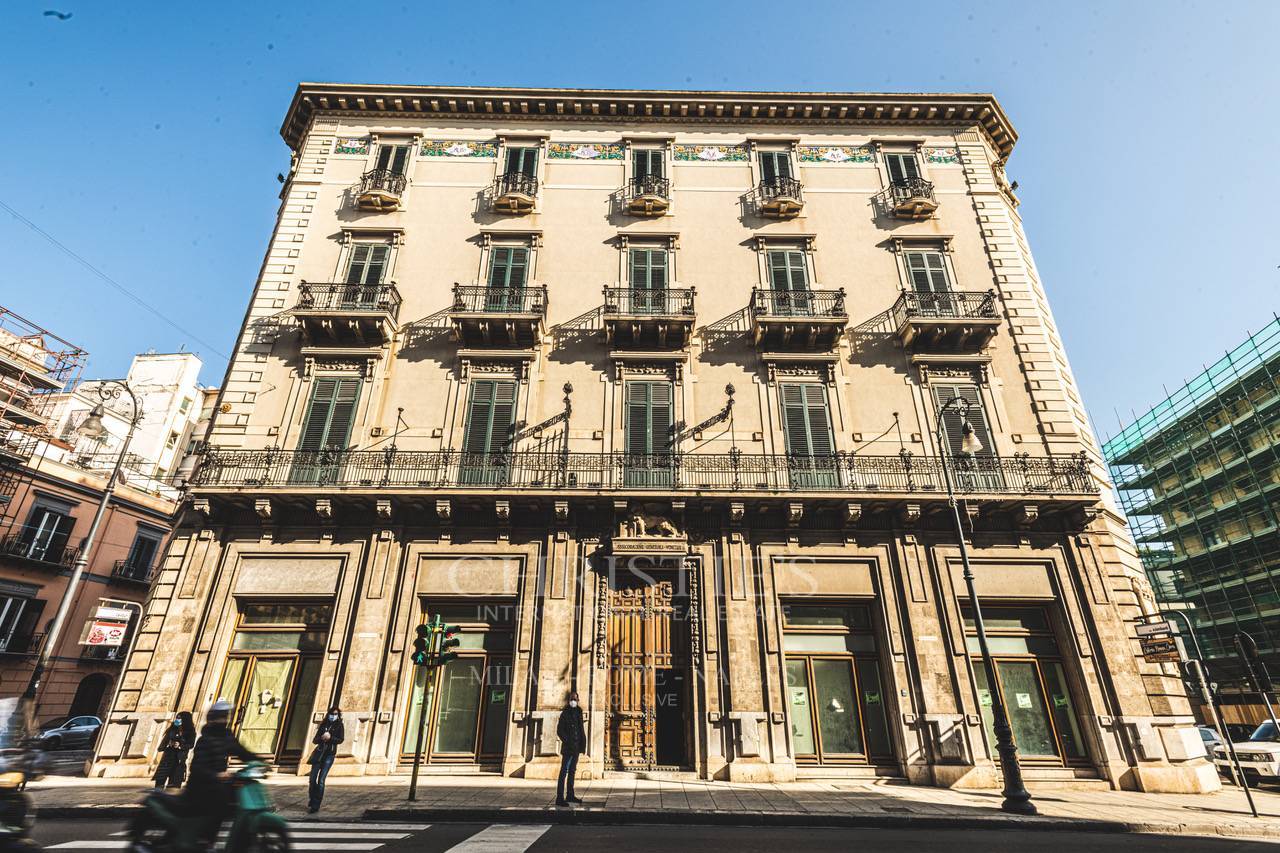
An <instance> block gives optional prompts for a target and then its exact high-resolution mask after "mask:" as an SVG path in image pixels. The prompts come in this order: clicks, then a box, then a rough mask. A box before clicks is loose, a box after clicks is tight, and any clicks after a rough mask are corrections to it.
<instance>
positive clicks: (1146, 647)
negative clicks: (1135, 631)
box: [1138, 637, 1182, 663]
mask: <svg viewBox="0 0 1280 853" xmlns="http://www.w3.org/2000/svg"><path fill="white" fill-rule="evenodd" d="M1138 643H1139V644H1141V646H1142V657H1143V658H1144V659H1145V660H1146V661H1147V663H1176V662H1177V661H1180V660H1182V655H1181V654H1179V653H1178V641H1177V640H1176V639H1174V638H1173V637H1139V638H1138Z"/></svg>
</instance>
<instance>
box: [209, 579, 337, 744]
mask: <svg viewBox="0 0 1280 853" xmlns="http://www.w3.org/2000/svg"><path fill="white" fill-rule="evenodd" d="M332 609H333V608H332V605H330V604H327V603H315V604H310V603H283V602H271V603H248V602H245V603H241V605H240V619H239V623H238V624H237V626H236V632H235V635H234V636H233V638H232V642H231V652H230V653H229V655H228V657H227V664H226V668H225V669H224V671H223V676H222V683H221V685H220V687H219V690H218V695H219V697H220V698H223V699H226V700H227V701H229V702H231V703H232V704H233V705H235V708H236V710H235V716H234V718H233V728H234V729H235V731H236V734H237V735H238V736H239V738H240V741H241V742H242V743H243V744H244V745H245V746H246V747H247V748H248V749H250V750H252V751H253V752H256V753H259V754H261V755H268V756H270V755H274V756H277V757H290V758H292V757H299V756H300V755H301V753H302V751H303V749H304V747H305V746H306V744H307V742H308V740H309V738H308V735H309V731H308V730H309V727H310V720H311V712H312V710H313V709H314V706H315V700H316V687H317V685H318V684H319V680H320V669H321V666H322V664H323V652H324V647H325V639H326V638H327V637H328V633H329V623H330V619H331V616H332Z"/></svg>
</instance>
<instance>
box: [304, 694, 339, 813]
mask: <svg viewBox="0 0 1280 853" xmlns="http://www.w3.org/2000/svg"><path fill="white" fill-rule="evenodd" d="M345 735H346V732H345V731H344V730H343V728H342V710H341V709H340V708H338V706H337V705H334V706H333V707H332V708H330V709H329V713H328V714H325V717H324V720H322V721H321V723H320V727H319V728H318V729H316V736H315V737H314V738H312V739H311V742H312V743H314V744H315V745H316V748H315V749H313V750H311V758H309V759H308V760H307V763H308V764H310V765H311V779H310V783H309V785H308V788H307V790H308V795H309V797H308V798H309V802H308V804H307V811H308V812H309V813H310V814H315V813H316V812H318V811H320V801H321V800H323V799H324V780H325V777H327V776H328V775H329V768H330V767H332V766H333V758H334V756H335V755H337V754H338V744H340V743H342V740H343V738H344V737H345Z"/></svg>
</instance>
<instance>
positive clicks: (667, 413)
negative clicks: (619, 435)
mask: <svg viewBox="0 0 1280 853" xmlns="http://www.w3.org/2000/svg"><path fill="white" fill-rule="evenodd" d="M626 397H627V431H626V440H627V447H626V451H627V453H633V454H647V453H669V452H670V451H671V430H672V426H673V425H674V423H675V421H674V418H673V412H672V404H671V403H672V388H671V383H670V382H628V383H627V393H626Z"/></svg>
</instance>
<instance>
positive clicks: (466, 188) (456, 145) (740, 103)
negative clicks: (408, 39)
mask: <svg viewBox="0 0 1280 853" xmlns="http://www.w3.org/2000/svg"><path fill="white" fill-rule="evenodd" d="M282 134H283V136H284V139H285V141H286V142H287V143H288V145H289V146H290V148H291V150H292V151H293V153H294V159H293V167H292V170H291V172H290V174H289V177H288V179H287V181H286V183H285V186H284V189H283V191H282V193H281V206H280V210H279V217H278V220H277V225H276V229H275V232H274V233H273V235H272V238H271V243H270V247H269V249H268V251H267V257H266V260H265V262H264V264H263V266H262V272H261V275H260V278H259V280H258V281H257V283H256V286H255V288H254V290H253V293H252V297H251V301H250V304H249V309H248V314H247V317H246V322H245V325H244V329H243V332H242V335H241V337H240V340H239V341H238V344H237V347H236V351H235V357H234V360H233V363H232V365H231V367H230V370H229V372H228V374H227V378H226V383H225V387H224V389H223V391H222V396H221V400H220V402H219V406H218V413H217V415H216V418H215V421H214V423H213V425H212V429H211V433H210V436H211V437H210V446H209V447H208V449H207V452H206V453H205V455H204V457H203V460H202V463H201V465H200V468H199V470H198V471H197V472H196V474H195V475H194V477H193V485H192V491H191V496H190V497H191V499H190V503H189V506H188V510H187V512H186V514H185V516H184V521H183V524H182V527H181V528H180V530H179V532H178V533H177V535H175V537H174V540H173V544H172V546H171V548H170V550H169V552H168V555H167V558H166V560H165V562H164V564H163V570H162V572H161V574H160V577H159V579H158V581H157V584H156V586H155V589H154V592H153V594H152V598H151V600H150V603H149V605H148V610H147V616H146V619H145V620H144V623H143V626H142V632H141V634H140V636H139V638H138V643H137V646H136V651H135V653H134V655H133V657H132V659H131V660H130V661H129V663H128V667H127V673H126V675H125V684H124V689H123V690H122V691H121V692H120V695H119V697H118V701H117V704H116V706H115V708H114V709H113V711H112V713H111V718H110V720H109V722H108V727H107V730H106V732H105V734H104V736H103V738H102V744H101V747H100V755H99V760H98V764H97V771H98V772H100V773H104V774H108V775H142V774H144V773H147V772H148V770H149V767H150V766H151V764H152V763H153V762H154V761H155V754H154V750H155V745H156V732H157V726H158V725H159V724H161V722H162V721H163V720H165V719H167V718H168V717H169V716H170V715H171V714H172V713H173V712H174V711H175V710H178V709H194V710H196V711H200V710H201V709H202V708H203V707H205V706H206V705H207V704H208V703H209V702H210V701H212V700H213V699H214V698H216V697H219V696H222V697H226V698H228V699H230V700H232V701H234V702H235V703H236V704H237V708H238V710H237V716H236V720H237V726H238V727H239V732H240V736H241V738H242V739H244V740H245V741H246V742H248V743H250V744H251V745H252V746H253V748H255V749H258V750H260V751H261V752H263V753H264V754H268V755H270V756H272V757H273V758H274V759H275V760H276V761H277V762H279V763H280V765H281V766H283V767H295V766H297V765H298V763H299V759H300V757H302V756H303V755H304V754H305V745H306V744H307V743H308V742H309V734H308V732H309V730H310V728H311V727H312V726H313V725H314V722H315V721H316V719H317V718H318V714H319V713H320V712H321V711H322V710H323V709H324V708H325V707H326V706H327V705H328V704H329V703H331V702H337V703H338V704H340V705H341V706H342V708H343V709H344V712H345V714H346V718H347V720H348V725H347V731H348V733H349V734H348V739H347V741H346V743H344V744H343V746H342V750H341V752H340V754H339V759H338V763H337V764H336V765H335V767H334V771H333V772H334V773H338V774H364V775H382V774H396V773H403V772H407V769H408V761H409V756H410V754H411V752H412V748H413V736H414V734H415V733H416V731H417V727H418V722H419V720H420V714H422V709H423V708H424V707H425V708H426V709H427V710H426V725H425V734H426V749H425V767H426V769H427V771H428V772H435V771H443V772H450V773H456V772H463V771H471V772H501V773H504V774H509V775H524V776H529V777H537V776H548V775H552V774H554V772H555V769H556V767H557V764H558V757H557V751H558V745H557V741H556V736H555V718H556V715H557V714H558V712H559V709H560V708H561V707H562V706H563V704H564V700H565V696H566V692H567V691H568V690H570V689H576V690H577V691H578V692H579V693H580V694H581V695H582V697H583V701H584V704H585V705H586V706H587V707H588V711H589V714H588V729H589V741H590V746H589V751H588V755H587V756H585V757H584V760H583V762H582V765H581V767H582V772H584V773H589V774H594V775H598V774H602V773H605V772H608V771H617V772H643V773H675V774H679V773H686V774H695V775H696V776H698V777H702V778H711V779H744V780H787V779H793V778H796V777H798V776H814V775H823V776H836V777H839V776H845V777H859V776H869V775H875V774H880V775H893V776H900V777H905V778H907V779H909V780H911V781H913V782H918V783H923V784H939V785H975V786H980V785H992V784H995V783H996V781H997V776H998V772H997V770H996V769H995V767H994V765H993V763H992V761H991V759H990V758H989V756H990V755H992V754H993V745H992V742H991V741H992V738H991V735H990V720H989V710H990V703H991V698H990V697H991V693H990V690H991V689H992V688H993V686H992V685H988V684H987V683H986V680H985V678H984V677H983V675H982V667H981V665H980V663H977V664H975V660H976V659H975V657H974V651H973V650H974V648H975V645H974V638H973V636H972V632H971V630H970V627H971V620H970V619H969V612H970V611H969V604H968V599H967V597H966V594H965V592H964V586H963V584H962V583H961V580H960V570H959V566H958V551H957V547H956V535H955V533H954V531H953V529H952V527H951V524H950V523H949V520H948V519H949V516H948V514H947V512H946V506H947V505H946V501H945V489H944V481H943V476H944V471H943V467H942V464H943V462H944V461H946V460H944V459H943V458H942V457H943V455H944V454H945V455H946V459H947V460H950V464H951V466H952V470H953V472H954V479H955V484H956V487H957V489H958V490H959V492H960V496H961V500H962V505H963V509H964V510H965V513H964V516H965V519H966V524H967V525H968V535H969V541H970V544H971V547H972V552H973V555H974V560H975V568H976V574H977V586H978V590H979V595H980V597H981V600H982V604H983V607H984V612H985V613H986V618H987V620H988V622H989V624H990V625H991V631H992V637H993V638H992V643H993V645H994V646H995V651H996V654H997V657H998V675H999V681H1000V684H999V685H996V686H994V688H995V689H1000V690H1002V691H1003V695H1004V697H1005V699H1006V702H1007V704H1008V706H1009V708H1010V713H1011V715H1012V717H1013V727H1014V731H1015V735H1016V737H1017V740H1018V746H1019V749H1020V752H1021V755H1022V759H1023V761H1024V764H1025V766H1026V767H1027V775H1028V776H1029V777H1030V778H1031V779H1033V780H1035V779H1038V780H1059V781H1063V782H1069V783H1081V784H1097V785H1107V784H1110V785H1113V786H1122V787H1129V788H1142V789H1147V790H1201V789H1205V788H1211V787H1216V784H1217V781H1216V777H1215V775H1214V773H1213V770H1212V768H1211V767H1210V766H1209V765H1208V764H1207V763H1206V762H1205V761H1204V759H1203V750H1202V749H1201V747H1200V741H1199V738H1198V737H1197V735H1196V733H1195V731H1194V729H1192V728H1189V724H1190V723H1191V718H1190V716H1189V711H1188V708H1187V706H1186V702H1185V700H1184V698H1183V697H1182V693H1181V686H1180V683H1179V681H1178V678H1177V674H1176V671H1175V670H1174V669H1172V668H1170V667H1167V666H1162V665H1159V664H1147V663H1144V662H1143V661H1142V659H1141V657H1140V656H1139V653H1138V648H1137V643H1136V640H1135V639H1134V630H1133V625H1134V623H1135V622H1136V621H1137V620H1138V618H1139V616H1140V614H1142V613H1143V612H1144V611H1148V610H1150V608H1151V604H1150V596H1149V592H1148V589H1147V586H1146V581H1145V580H1144V578H1143V573H1142V570H1141V566H1140V565H1139V564H1138V562H1137V560H1136V558H1135V556H1134V553H1133V548H1132V545H1131V543H1130V541H1129V539H1128V538H1127V534H1126V533H1125V531H1124V526H1123V522H1122V521H1121V520H1120V519H1119V518H1118V517H1117V516H1116V515H1115V513H1114V511H1113V510H1112V509H1111V506H1110V504H1109V503H1108V502H1107V500H1108V499H1107V498H1106V497H1105V493H1106V482H1105V473H1104V472H1103V469H1102V468H1101V467H1100V465H1099V461H1100V460H1099V456H1098V450H1097V446H1096V443H1095V441H1094V438H1093V436H1092V435H1091V433H1090V430H1089V427H1088V424H1087V421H1086V418H1085V414H1084V408H1083V405H1082V403H1081V401H1080V397H1079V393H1078V390H1077V389H1076V387H1075V384H1074V381H1073V379H1072V376H1071V373H1070V370H1069V367H1068V364H1067V359H1066V355H1065V353H1064V351H1063V348H1062V343H1061V340H1060V338H1059V336H1058V333H1057V331H1056V329H1055V327H1054V323H1053V318H1052V315H1051V313H1050V310H1049V306H1048V303H1047V301H1046V297H1045V292H1044V289H1043V287H1042V285H1041V282H1040V280H1039V277H1038V275H1037V272H1036V268H1035V264H1034V262H1033V260H1032V257H1031V253H1030V250H1029V248H1028V246H1027V241H1026V239H1025V236H1024V234H1023V231H1022V225H1021V220H1020V215H1019V211H1018V204H1017V199H1016V198H1015V196H1014V195H1013V191H1012V189H1011V188H1010V186H1009V184H1008V183H1007V181H1006V179H1005V176H1004V163H1005V160H1006V158H1007V157H1008V156H1009V154H1010V152H1011V150H1012V148H1013V145H1014V141H1015V138H1016V135H1015V133H1014V131H1013V129H1012V127H1011V126H1010V124H1009V122H1008V120H1007V119H1006V117H1005V115H1004V113H1003V111H1002V110H1001V108H1000V106H999V104H998V103H997V102H996V101H995V99H994V98H992V97H991V96H988V95H901V96H899V95H864V94H848V93H813V94H806V93H776V94H767V93H733V92H639V91H586V90H519V89H466V88H462V89H453V88H440V87H414V86H347V85H328V84H304V85H302V86H300V87H299V89H298V91H297V94H296V95H295V97H294V100H293V103H292V104H291V106H290V107H289V111H288V115H287V117H286V120H285V123H284V126H283V128H282ZM960 401H963V402H960ZM962 408H963V409H964V410H966V411H967V416H966V417H967V422H968V424H969V425H970V426H971V428H972V436H971V437H970V449H972V446H971V445H972V438H976V439H977V440H978V442H979V443H980V445H981V449H980V450H978V451H977V452H976V453H967V454H966V453H961V452H960V451H961V442H962V440H964V438H965V436H964V435H963V434H962V421H961V415H960V413H961V411H962ZM944 409H945V411H943V410H944ZM940 414H941V417H940ZM940 422H941V429H939V428H938V425H939V423H940ZM436 614H441V615H442V616H443V617H444V618H445V620H446V621H448V622H450V623H453V624H457V625H459V626H460V628H461V639H462V647H461V656H460V657H459V659H458V660H457V661H455V662H454V663H452V664H450V665H449V666H448V667H447V668H446V669H444V670H443V671H442V672H438V673H430V674H428V673H425V672H424V671H423V670H421V669H415V668H414V667H413V666H412V665H411V663H410V661H409V655H408V650H409V649H411V645H412V638H413V635H414V629H415V626H417V625H418V624H420V623H421V622H423V621H424V617H425V616H426V615H433V616H434V615H436Z"/></svg>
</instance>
